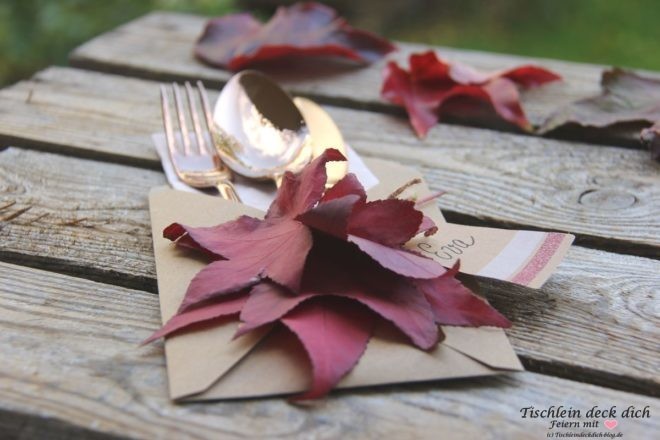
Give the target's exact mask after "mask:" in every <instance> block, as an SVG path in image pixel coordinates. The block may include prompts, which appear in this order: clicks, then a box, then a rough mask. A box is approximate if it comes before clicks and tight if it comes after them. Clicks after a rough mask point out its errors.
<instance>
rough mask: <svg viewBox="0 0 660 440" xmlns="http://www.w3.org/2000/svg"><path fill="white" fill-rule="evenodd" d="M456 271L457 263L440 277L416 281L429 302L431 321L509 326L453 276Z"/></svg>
mask: <svg viewBox="0 0 660 440" xmlns="http://www.w3.org/2000/svg"><path fill="white" fill-rule="evenodd" d="M457 273H458V263H457V264H456V266H454V267H453V268H452V269H451V270H450V271H449V272H447V273H446V274H445V275H443V276H441V277H438V278H435V279H431V280H418V281H417V282H416V284H417V287H418V288H419V290H421V291H422V292H423V293H424V295H425V296H426V299H427V300H428V302H429V303H430V304H431V307H432V309H433V315H434V317H435V322H437V323H438V324H441V325H460V326H471V327H478V326H482V325H490V326H494V327H503V328H508V327H511V322H510V321H509V320H508V319H506V318H505V317H504V316H503V315H501V314H500V313H499V312H498V311H497V310H495V309H494V308H492V307H491V306H490V305H489V304H488V303H487V302H486V301H484V300H483V299H481V298H479V297H478V296H476V295H475V294H474V293H473V292H472V291H471V290H470V289H468V288H467V287H465V285H463V284H462V283H461V282H460V281H459V280H457V279H456V278H454V276H455V275H456V274H457Z"/></svg>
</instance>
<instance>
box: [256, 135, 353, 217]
mask: <svg viewBox="0 0 660 440" xmlns="http://www.w3.org/2000/svg"><path fill="white" fill-rule="evenodd" d="M345 160H346V158H345V157H344V156H343V155H342V154H341V153H340V152H339V151H337V150H335V149H334V148H329V149H327V150H325V151H324V152H323V153H322V154H321V155H320V156H319V157H317V158H316V159H314V160H313V161H312V162H311V163H309V164H308V165H307V166H306V167H305V168H304V169H303V170H302V171H301V172H300V173H299V174H296V175H294V174H292V173H290V172H287V173H286V174H285V176H284V179H283V180H282V185H281V186H280V188H279V190H278V191H277V196H276V197H275V200H274V201H273V203H272V204H271V205H270V208H269V209H268V213H267V214H266V219H276V218H279V217H288V218H295V217H297V216H298V215H300V214H302V213H304V212H305V211H308V210H309V209H311V208H312V207H313V206H314V205H316V204H317V203H318V201H319V200H321V197H322V196H323V193H324V192H325V182H326V180H327V174H326V171H325V164H326V163H328V162H334V161H345Z"/></svg>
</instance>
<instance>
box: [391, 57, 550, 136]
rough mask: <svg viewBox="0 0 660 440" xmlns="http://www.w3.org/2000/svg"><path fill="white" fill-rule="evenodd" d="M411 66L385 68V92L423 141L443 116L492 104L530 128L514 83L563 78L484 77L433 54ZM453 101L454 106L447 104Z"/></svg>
mask: <svg viewBox="0 0 660 440" xmlns="http://www.w3.org/2000/svg"><path fill="white" fill-rule="evenodd" d="M409 64H410V70H409V71H406V70H403V69H401V68H400V67H399V66H398V65H397V64H396V63H394V62H390V63H389V64H388V65H387V67H386V68H385V81H384V82H383V87H382V90H381V94H382V96H383V98H385V99H387V100H388V101H390V102H392V103H394V104H397V105H401V106H404V107H405V108H406V110H407V112H408V116H409V118H410V122H411V124H412V126H413V128H414V129H415V132H416V133H417V135H418V136H419V137H424V136H425V135H426V133H427V132H428V130H429V129H430V128H431V127H432V126H433V125H435V124H436V123H437V122H438V121H439V119H440V116H441V114H443V113H445V112H449V113H451V114H453V115H454V116H460V117H464V118H465V117H467V118H470V117H475V116H477V115H479V113H480V111H481V106H480V105H477V104H479V103H485V104H487V105H488V106H490V108H492V111H493V112H494V113H495V114H496V115H498V116H499V117H500V118H502V119H504V120H506V121H508V122H510V123H512V124H515V125H517V126H518V127H520V128H522V129H523V130H530V129H531V125H530V124H529V121H528V120H527V117H526V116H525V113H524V111H523V109H522V106H521V105H520V97H519V94H518V90H517V88H516V84H518V85H520V86H521V87H524V88H529V87H534V86H538V85H541V84H545V83H547V82H550V81H556V80H558V79H560V77H559V75H557V74H555V73H553V72H550V71H548V70H545V69H543V68H540V67H536V66H521V67H518V68H514V69H509V70H504V71H501V72H494V73H483V72H479V71H477V70H475V69H473V68H472V67H470V66H467V65H464V64H461V63H449V62H446V61H444V60H441V59H439V58H438V57H437V56H436V55H435V53H434V52H432V51H429V52H425V53H421V54H412V55H411V56H410V59H409ZM449 101H451V105H445V104H449Z"/></svg>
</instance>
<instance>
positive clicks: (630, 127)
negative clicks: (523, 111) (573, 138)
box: [539, 68, 660, 133]
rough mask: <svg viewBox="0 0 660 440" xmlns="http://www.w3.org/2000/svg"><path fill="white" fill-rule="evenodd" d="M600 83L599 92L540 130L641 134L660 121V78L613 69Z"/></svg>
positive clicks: (555, 115)
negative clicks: (580, 129)
mask: <svg viewBox="0 0 660 440" xmlns="http://www.w3.org/2000/svg"><path fill="white" fill-rule="evenodd" d="M600 84H601V89H602V90H601V94H600V95H598V96H594V97H592V98H587V99H582V100H579V101H576V102H574V103H572V104H569V105H567V106H565V107H562V108H560V109H559V110H557V111H556V112H555V113H553V114H552V115H550V117H548V119H547V120H546V121H545V122H544V123H543V124H542V126H541V127H540V128H539V133H547V132H550V131H552V130H556V129H559V128H570V126H582V127H592V128H598V129H603V130H608V131H610V132H613V133H614V132H617V131H618V132H623V133H630V132H633V133H639V132H640V130H642V129H643V128H646V127H649V126H650V125H652V124H654V123H655V122H656V121H659V120H660V79H653V78H646V77H644V76H641V75H638V74H636V73H634V72H630V71H627V70H623V69H618V68H613V69H610V70H606V71H604V72H603V74H602V77H601V80H600Z"/></svg>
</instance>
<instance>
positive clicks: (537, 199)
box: [0, 68, 660, 257]
mask: <svg viewBox="0 0 660 440" xmlns="http://www.w3.org/2000/svg"><path fill="white" fill-rule="evenodd" d="M157 102H158V88H157V85H156V84H155V83H153V82H151V81H144V80H137V79H127V78H123V77H118V76H115V75H106V74H100V73H91V72H87V71H81V70H76V69H68V68H50V69H47V70H45V71H43V72H40V73H39V74H37V75H36V76H35V77H34V78H33V79H32V80H29V81H24V82H21V83H19V84H16V85H15V86H13V87H10V88H7V89H4V90H1V91H0V116H1V117H2V120H3V124H2V125H1V126H0V141H1V142H4V143H6V144H14V145H21V146H25V147H29V148H34V147H35V145H36V146H38V147H40V148H43V149H49V150H52V151H58V152H62V153H66V154H75V155H78V156H82V157H92V158H97V159H103V160H111V161H116V162H123V163H129V164H133V165H140V166H146V167H150V168H159V164H158V162H157V157H156V153H155V151H154V149H153V147H152V145H151V140H150V137H149V134H150V133H152V132H154V131H158V130H161V119H160V110H159V107H158V105H157ZM327 109H328V111H329V112H330V113H331V115H332V117H333V118H334V119H335V120H336V121H337V123H338V125H339V127H340V128H341V130H342V131H343V133H344V135H345V138H346V139H347V140H348V141H349V142H350V143H351V144H352V145H353V146H354V147H355V148H356V149H357V150H358V151H360V152H361V153H362V154H364V155H367V156H376V157H384V158H388V159H392V160H394V161H398V162H403V163H406V164H409V165H412V166H415V167H418V168H420V169H421V170H422V171H423V172H424V173H425V175H426V177H427V179H428V180H429V181H430V183H431V186H433V187H434V188H435V189H445V190H447V191H449V193H448V194H447V195H446V196H445V197H443V198H442V199H441V201H440V204H441V206H442V208H443V210H445V211H446V212H447V214H448V217H449V218H451V219H454V220H457V221H460V222H471V223H486V224H496V225H506V226H515V227H520V226H522V227H528V228H529V227H531V228H541V229H555V230H563V231H570V232H573V233H575V234H577V235H578V243H581V244H584V245H587V246H590V247H599V248H603V249H607V250H615V251H618V252H624V253H634V254H639V255H647V256H652V257H658V256H660V250H659V248H658V245H659V244H660V223H658V222H657V221H655V219H657V218H660V174H658V172H657V165H656V164H654V163H653V162H652V161H651V160H650V159H649V157H648V154H647V153H646V152H643V151H632V150H627V149H621V148H613V147H602V146H594V145H589V144H578V143H568V142H560V141H556V140H549V139H542V138H532V137H529V136H520V135H513V134H505V133H500V132H496V131H491V130H484V129H475V128H465V127H460V126H455V125H446V124H443V125H440V126H439V127H438V128H437V129H436V130H434V131H433V132H432V133H431V134H430V136H429V137H428V138H427V139H426V140H424V141H420V140H418V139H416V138H414V137H412V136H410V135H409V132H408V127H407V124H406V123H405V121H402V120H400V119H398V118H396V117H394V116H390V115H384V114H378V113H373V112H364V111H357V110H350V109H345V108H339V107H327ZM649 219H653V220H651V221H650V220H649Z"/></svg>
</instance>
